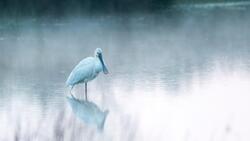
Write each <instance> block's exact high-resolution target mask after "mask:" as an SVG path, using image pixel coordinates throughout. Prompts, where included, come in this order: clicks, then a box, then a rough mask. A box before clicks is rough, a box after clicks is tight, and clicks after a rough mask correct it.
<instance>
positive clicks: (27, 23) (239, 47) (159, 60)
mask: <svg viewBox="0 0 250 141" xmlns="http://www.w3.org/2000/svg"><path fill="white" fill-rule="evenodd" d="M249 12H250V10H249V7H248V6H242V5H240V6H238V5H237V6H225V7H223V6H220V5H219V6H214V7H213V6H211V5H210V6H208V7H206V5H204V6H200V7H199V6H198V7H197V6H196V7H192V6H191V7H190V6H186V7H185V6H184V7H183V5H182V6H181V7H178V8H175V9H169V10H166V11H162V12H160V13H158V14H136V15H129V16H128V15H109V16H107V15H106V16H103V15H102V16H101V15H98V16H95V15H92V16H72V17H70V16H69V17H65V18H64V17H61V18H58V19H55V18H54V19H51V18H44V19H42V18H16V19H12V18H5V19H1V21H0V78H1V79H0V140H1V141H13V140H15V141H17V140H22V141H28V140H32V141H34V140H37V141H43V140H47V141H54V140H66V141H69V140H70V141H74V140H75V141H79V140H93V141H98V140H108V141H132V140H136V141H137V140H138V141H141V140H145V141H153V140H161V141H166V140H168V141H201V140H202V141H249V140H250V134H249V131H250V121H249V119H250V14H249ZM97 47H100V48H102V49H103V55H104V59H105V61H106V64H107V66H108V69H109V71H110V74H109V75H104V74H103V73H102V74H100V75H99V76H98V77H97V78H96V79H95V80H93V81H92V82H90V83H89V84H88V92H89V93H88V96H89V100H90V101H92V102H94V103H96V104H97V105H98V107H99V108H100V109H101V110H105V109H108V110H109V114H108V116H107V119H106V122H105V125H104V129H103V131H102V132H100V131H98V130H97V129H96V128H95V126H92V125H88V124H86V123H84V122H83V121H81V120H80V119H79V118H77V117H76V116H75V114H74V113H73V112H72V109H71V108H70V106H69V103H68V102H67V100H66V95H68V94H69V88H67V87H66V85H65V81H66V79H67V77H68V75H69V73H70V72H71V70H72V69H73V67H74V66H75V65H76V64H77V63H78V62H79V61H80V60H81V59H83V58H84V57H87V56H91V55H93V54H94V50H95V48H97ZM83 88H84V85H79V86H77V87H76V88H75V89H74V91H73V93H74V94H75V95H76V96H77V97H78V98H80V99H81V98H83V96H84V95H83V94H84V89H83Z"/></svg>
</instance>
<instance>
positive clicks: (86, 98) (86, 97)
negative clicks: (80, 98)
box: [85, 83, 88, 101]
mask: <svg viewBox="0 0 250 141" xmlns="http://www.w3.org/2000/svg"><path fill="white" fill-rule="evenodd" d="M85 100H86V101H88V94H87V83H85Z"/></svg>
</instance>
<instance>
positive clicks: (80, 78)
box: [66, 48, 109, 100]
mask: <svg viewBox="0 0 250 141" xmlns="http://www.w3.org/2000/svg"><path fill="white" fill-rule="evenodd" d="M101 71H102V72H103V73H104V74H108V73H109V72H108V69H107V67H106V64H105V62H104V60H103V57H102V49H100V48H97V49H96V50H95V55H94V57H87V58H85V59H83V60H82V61H80V62H79V63H78V64H77V65H76V66H75V68H74V69H73V70H72V72H71V73H70V75H69V77H68V79H67V81H66V85H67V86H70V87H71V89H70V93H71V90H72V89H73V88H74V86H75V85H77V84H80V83H85V99H86V100H88V99H87V83H88V82H89V81H91V80H93V79H95V78H96V76H97V75H98V74H99V72H101Z"/></svg>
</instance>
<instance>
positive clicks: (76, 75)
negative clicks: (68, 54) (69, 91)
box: [66, 57, 102, 86]
mask: <svg viewBox="0 0 250 141" xmlns="http://www.w3.org/2000/svg"><path fill="white" fill-rule="evenodd" d="M101 71H102V64H101V62H100V60H99V59H98V58H97V57H87V58H85V59H83V60H82V61H81V62H79V63H78V64H77V65H76V66H75V68H74V69H73V70H72V72H71V73H70V75H69V77H68V79H67V82H66V84H67V85H68V86H74V85H76V84H78V83H83V82H88V81H90V80H93V79H94V78H95V77H96V76H97V75H98V73H99V72H101Z"/></svg>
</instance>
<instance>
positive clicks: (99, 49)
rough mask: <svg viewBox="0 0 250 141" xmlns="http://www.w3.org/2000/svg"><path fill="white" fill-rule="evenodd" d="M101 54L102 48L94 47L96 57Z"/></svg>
mask: <svg viewBox="0 0 250 141" xmlns="http://www.w3.org/2000/svg"><path fill="white" fill-rule="evenodd" d="M101 55H102V49H101V48H96V49H95V56H96V57H99V56H101Z"/></svg>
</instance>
